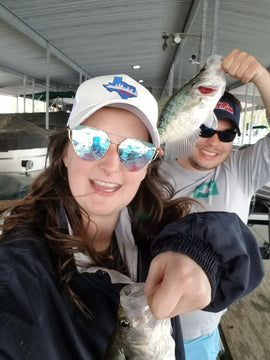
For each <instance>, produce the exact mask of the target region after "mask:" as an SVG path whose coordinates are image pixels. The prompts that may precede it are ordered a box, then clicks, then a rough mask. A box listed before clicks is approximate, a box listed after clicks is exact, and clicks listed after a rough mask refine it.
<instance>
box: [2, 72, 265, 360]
mask: <svg viewBox="0 0 270 360" xmlns="http://www.w3.org/2000/svg"><path fill="white" fill-rule="evenodd" d="M156 122H157V103H156V101H155V99H154V98H153V96H152V95H151V94H150V93H149V92H148V91H147V90H146V89H145V88H144V87H143V86H141V85H140V84H139V83H137V82H135V81H134V80H133V79H131V78H130V77H128V76H127V75H115V76H100V77H97V78H94V79H91V80H88V81H86V82H84V83H83V84H82V85H81V86H80V87H79V89H78V91H77V93H76V98H75V101H74V106H73V110H72V112H71V114H70V117H69V120H68V127H67V129H64V130H63V131H62V132H60V133H57V134H54V135H52V136H51V138H50V141H49V145H48V152H49V157H50V165H49V166H48V167H47V168H46V169H45V170H44V172H43V173H42V174H40V176H39V177H38V178H36V179H35V181H34V182H33V184H32V186H31V188H30V190H29V194H28V195H27V196H26V197H25V198H23V199H21V200H17V201H12V202H7V203H2V204H1V211H2V225H1V232H2V233H1V239H0V319H1V321H0V354H1V355H2V357H3V358H7V359H16V360H18V359H54V360H58V359H95V360H98V359H103V358H104V353H105V350H106V347H107V344H108V342H109V339H110V336H111V334H112V331H113V326H114V322H115V317H116V309H117V306H118V302H119V290H120V289H121V287H122V286H123V284H125V283H128V282H132V281H146V286H145V292H146V295H147V298H148V303H149V305H150V308H151V310H152V312H153V314H154V315H156V316H157V317H160V318H165V317H173V316H175V315H177V314H180V313H183V312H186V311H190V310H194V309H200V308H203V307H205V306H206V305H208V304H209V306H208V309H213V310H219V309H220V308H225V307H226V306H228V303H230V302H232V301H233V300H234V299H236V298H238V297H239V296H243V295H244V294H245V293H247V292H248V291H250V290H251V289H252V288H254V287H255V286H257V285H258V283H259V282H260V280H261V278H262V268H260V267H258V268H257V269H256V270H255V271H254V273H253V275H252V276H251V277H249V276H247V277H245V279H242V275H241V274H242V271H243V270H245V271H246V270H247V269H248V270H249V268H251V266H253V264H254V263H255V262H256V261H257V262H258V259H259V253H258V249H257V247H256V240H255V239H254V238H252V235H251V234H250V233H248V230H247V228H244V227H243V225H242V224H241V222H240V221H239V220H238V218H237V217H236V216H234V215H233V214H223V213H218V214H208V213H204V214H191V215H188V216H185V215H187V213H188V212H189V210H190V207H191V202H190V201H189V200H187V199H182V200H176V201H171V202H170V200H169V199H170V197H171V196H172V193H173V191H172V189H171V188H170V186H169V185H168V183H167V182H166V181H165V180H164V179H162V178H160V176H159V175H158V171H157V169H158V165H159V162H160V155H162V150H161V148H159V137H158V132H157V128H156ZM226 215H228V216H226ZM184 216H185V217H184ZM180 218H182V219H181V220H179V219H180ZM178 220H179V221H178ZM170 222H173V223H172V224H171V225H168V226H165V225H166V224H167V223H170ZM226 222H227V223H230V225H231V227H230V229H226V237H227V238H228V241H227V242H225V244H224V245H220V246H219V247H216V248H214V247H213V246H215V245H213V246H212V244H211V242H212V240H211V239H212V238H213V237H216V236H217V235H218V233H219V228H218V227H219V226H225V224H226ZM164 226H165V228H164ZM163 228H164V229H163ZM182 228H183V229H184V230H183V231H182ZM162 229H163V230H162ZM161 230H162V231H161ZM160 231H161V233H160ZM158 233H160V234H159V235H158ZM194 234H195V235H196V236H195V235H194ZM236 234H237V235H236ZM156 235H158V236H156ZM244 236H246V238H247V239H248V241H246V240H245V239H244ZM230 242H233V243H234V244H235V245H234V246H235V248H236V249H238V251H235V253H234V254H236V255H231V253H230V251H227V250H226V248H227V246H229V245H228V243H230ZM149 267H150V269H149ZM228 271H230V281H229V282H228V281H227V278H228ZM238 288H239V289H240V290H237V289H238ZM178 319H179V317H176V318H174V319H173V321H172V324H173V329H174V337H175V339H177V340H176V359H184V354H183V347H182V342H181V341H180V335H179V331H180V327H179V325H180V324H179V323H178V321H179V320H178Z"/></svg>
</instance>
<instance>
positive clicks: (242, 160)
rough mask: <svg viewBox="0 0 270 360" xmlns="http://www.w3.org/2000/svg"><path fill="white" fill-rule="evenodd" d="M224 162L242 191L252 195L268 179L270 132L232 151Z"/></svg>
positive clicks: (269, 169) (269, 177)
mask: <svg viewBox="0 0 270 360" xmlns="http://www.w3.org/2000/svg"><path fill="white" fill-rule="evenodd" d="M224 164H226V165H225V166H227V167H229V168H230V173H231V176H235V177H236V178H237V182H238V183H239V184H241V186H242V188H243V191H244V192H245V193H246V194H247V195H249V196H250V195H253V194H254V193H255V192H256V191H257V190H258V189H260V188H261V187H262V186H263V185H265V184H266V183H267V182H268V181H270V133H268V134H267V135H266V136H265V137H264V138H263V139H261V140H259V141H257V142H256V143H255V144H253V145H250V146H248V147H247V148H245V149H243V150H238V151H235V152H233V153H232V155H231V156H230V157H229V158H228V160H226V162H225V163H224Z"/></svg>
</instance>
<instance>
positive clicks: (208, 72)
mask: <svg viewBox="0 0 270 360" xmlns="http://www.w3.org/2000/svg"><path fill="white" fill-rule="evenodd" d="M225 86H226V80H225V74H224V71H223V70H222V57H221V56H219V55H211V56H209V57H208V59H207V61H206V63H205V64H204V66H203V67H202V68H201V70H200V71H199V72H198V73H197V74H196V75H194V76H193V77H192V79H190V80H189V81H188V82H187V83H186V84H184V85H183V86H182V87H181V88H180V89H179V90H177V91H176V93H175V94H173V95H172V96H171V97H170V98H169V100H168V101H167V103H166V104H165V105H164V107H163V109H162V111H161V114H160V118H159V125H158V129H159V134H160V140H161V144H163V145H165V154H166V155H169V156H173V157H186V156H189V155H191V153H192V152H193V150H194V148H195V144H196V141H197V140H198V137H199V135H200V125H201V124H204V125H205V126H207V127H211V128H213V129H216V128H217V119H216V116H215V114H214V112H213V110H214V108H215V106H216V104H217V102H218V100H219V99H220V97H221V96H222V95H223V93H224V91H225Z"/></svg>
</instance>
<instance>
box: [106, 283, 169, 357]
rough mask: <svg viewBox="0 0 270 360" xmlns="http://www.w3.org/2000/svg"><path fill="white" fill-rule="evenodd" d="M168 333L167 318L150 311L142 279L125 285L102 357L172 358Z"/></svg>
mask: <svg viewBox="0 0 270 360" xmlns="http://www.w3.org/2000/svg"><path fill="white" fill-rule="evenodd" d="M171 333H172V328H171V321H170V319H162V320H161V319H156V318H155V317H154V316H153V314H152V313H151V310H150V308H149V306H148V303H147V298H146V295H145V293H144V283H136V284H129V285H126V286H124V287H123V288H122V290H121V291H120V304H119V308H118V315H117V322H116V324H115V328H114V331H113V334H112V337H111V341H110V343H109V345H108V348H107V351H106V354H105V358H104V360H127V359H129V360H164V359H166V360H175V342H174V340H173V338H172V336H171Z"/></svg>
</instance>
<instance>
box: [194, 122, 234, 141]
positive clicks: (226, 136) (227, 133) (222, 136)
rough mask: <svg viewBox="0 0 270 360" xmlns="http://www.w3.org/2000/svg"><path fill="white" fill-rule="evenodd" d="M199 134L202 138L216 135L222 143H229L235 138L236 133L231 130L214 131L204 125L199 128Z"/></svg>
mask: <svg viewBox="0 0 270 360" xmlns="http://www.w3.org/2000/svg"><path fill="white" fill-rule="evenodd" d="M200 129H201V133H200V136H201V137H203V138H210V137H212V136H214V135H215V134H217V136H218V138H219V140H220V141H222V142H231V141H233V140H234V138H235V136H236V131H233V130H214V129H212V128H209V127H207V126H205V125H201V126H200Z"/></svg>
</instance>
